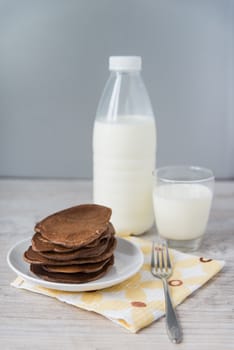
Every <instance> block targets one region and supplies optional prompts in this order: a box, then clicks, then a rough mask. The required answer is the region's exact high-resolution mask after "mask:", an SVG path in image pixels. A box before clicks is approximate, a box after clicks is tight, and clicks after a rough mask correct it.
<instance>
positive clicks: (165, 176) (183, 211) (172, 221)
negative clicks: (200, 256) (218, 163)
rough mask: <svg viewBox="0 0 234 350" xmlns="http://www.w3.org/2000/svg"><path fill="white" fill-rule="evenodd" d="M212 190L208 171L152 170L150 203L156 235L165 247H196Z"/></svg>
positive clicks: (193, 167) (209, 205)
mask: <svg viewBox="0 0 234 350" xmlns="http://www.w3.org/2000/svg"><path fill="white" fill-rule="evenodd" d="M213 191H214V175H213V173H212V171H211V170H209V169H205V168H200V167H195V166H169V167H164V168H159V169H157V170H156V172H155V185H154V190H153V202H154V213H155V220H156V226H157V230H158V233H159V235H160V236H161V237H162V238H164V239H166V240H167V242H168V245H169V247H172V248H176V249H179V250H182V251H194V250H197V249H198V248H199V246H200V244H201V241H202V238H203V235H204V233H205V231H206V226H207V222H208V218H209V214H210V208H211V203H212V198H213Z"/></svg>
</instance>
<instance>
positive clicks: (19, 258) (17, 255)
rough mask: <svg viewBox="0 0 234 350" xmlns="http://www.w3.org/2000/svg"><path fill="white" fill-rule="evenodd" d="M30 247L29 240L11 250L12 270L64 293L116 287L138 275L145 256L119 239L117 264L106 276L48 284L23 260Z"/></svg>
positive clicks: (36, 282)
mask: <svg viewBox="0 0 234 350" xmlns="http://www.w3.org/2000/svg"><path fill="white" fill-rule="evenodd" d="M30 245H31V239H27V240H24V241H21V242H18V243H17V244H16V245H15V246H14V247H12V248H11V250H10V251H9V252H8V255H7V262H8V265H9V266H10V268H11V269H12V270H13V271H15V272H16V273H17V275H19V276H21V277H23V278H24V279H25V280H26V281H30V282H33V283H35V284H37V285H40V286H43V287H46V288H51V289H57V290H63V291H71V292H84V291H89V290H97V289H103V288H107V287H111V286H114V285H115V284H118V283H120V282H123V281H125V280H126V279H128V278H129V277H131V276H133V275H134V274H135V273H137V272H138V271H139V270H140V268H141V266H142V264H143V262H144V257H143V254H142V252H141V250H140V248H138V246H137V245H135V244H133V243H132V242H130V241H127V240H126V239H123V238H119V237H118V238H117V247H116V250H115V263H114V265H113V266H112V267H111V269H110V270H109V271H108V272H107V274H106V275H105V276H103V277H101V278H100V279H98V280H96V281H93V282H88V283H81V284H72V283H56V282H48V281H45V280H43V279H41V278H39V277H37V276H36V275H34V274H33V273H32V272H31V271H30V269H29V264H28V263H26V262H25V261H24V259H23V254H24V252H25V250H27V249H28V247H29V246H30Z"/></svg>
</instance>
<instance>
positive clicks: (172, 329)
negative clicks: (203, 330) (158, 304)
mask: <svg viewBox="0 0 234 350" xmlns="http://www.w3.org/2000/svg"><path fill="white" fill-rule="evenodd" d="M162 281H163V287H164V293H165V305H166V324H167V333H168V336H169V338H170V340H171V341H172V342H173V343H180V342H181V341H182V330H181V327H180V324H179V322H178V319H177V317H176V313H175V309H174V307H173V305H172V302H171V297H170V293H169V288H168V284H167V280H166V279H165V278H162Z"/></svg>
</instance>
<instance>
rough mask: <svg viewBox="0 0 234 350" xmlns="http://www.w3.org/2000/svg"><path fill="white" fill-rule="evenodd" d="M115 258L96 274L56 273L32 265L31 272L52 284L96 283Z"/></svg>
mask: <svg viewBox="0 0 234 350" xmlns="http://www.w3.org/2000/svg"><path fill="white" fill-rule="evenodd" d="M113 263H114V258H112V259H110V261H109V262H108V263H107V264H106V265H105V266H104V267H103V268H102V269H101V270H99V271H96V272H90V273H85V272H78V273H56V272H49V271H46V270H44V269H43V268H42V266H40V265H34V264H31V265H30V269H31V271H32V272H33V273H34V274H35V275H37V276H39V277H40V278H42V279H44V280H46V281H50V282H59V283H86V282H90V281H94V280H96V279H98V278H100V277H102V276H103V275H105V274H106V273H107V271H108V270H109V268H110V267H111V266H112V265H113Z"/></svg>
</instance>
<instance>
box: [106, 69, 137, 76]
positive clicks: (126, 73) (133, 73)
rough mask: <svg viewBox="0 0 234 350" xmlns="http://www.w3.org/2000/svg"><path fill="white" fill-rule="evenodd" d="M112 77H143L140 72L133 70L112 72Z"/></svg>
mask: <svg viewBox="0 0 234 350" xmlns="http://www.w3.org/2000/svg"><path fill="white" fill-rule="evenodd" d="M110 74H111V76H114V77H118V76H125V77H127V76H129V77H131V76H132V77H137V76H140V75H141V71H140V70H131V71H121V70H116V71H113V70H112V71H110Z"/></svg>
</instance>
